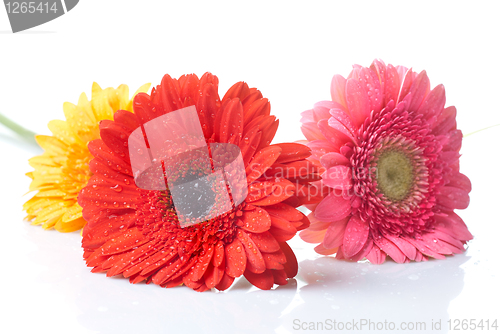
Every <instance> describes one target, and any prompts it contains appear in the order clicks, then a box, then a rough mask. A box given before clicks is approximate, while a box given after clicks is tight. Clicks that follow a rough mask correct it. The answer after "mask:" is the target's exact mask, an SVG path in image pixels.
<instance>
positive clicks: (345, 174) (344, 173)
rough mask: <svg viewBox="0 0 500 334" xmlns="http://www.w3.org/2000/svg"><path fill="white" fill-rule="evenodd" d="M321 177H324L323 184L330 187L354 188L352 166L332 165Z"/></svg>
mask: <svg viewBox="0 0 500 334" xmlns="http://www.w3.org/2000/svg"><path fill="white" fill-rule="evenodd" d="M321 177H322V178H323V184H324V185H326V186H328V187H330V188H333V189H341V190H347V189H350V188H352V172H351V168H349V167H347V166H343V165H339V166H333V167H330V168H328V170H327V171H326V172H324V173H323V174H322V175H321Z"/></svg>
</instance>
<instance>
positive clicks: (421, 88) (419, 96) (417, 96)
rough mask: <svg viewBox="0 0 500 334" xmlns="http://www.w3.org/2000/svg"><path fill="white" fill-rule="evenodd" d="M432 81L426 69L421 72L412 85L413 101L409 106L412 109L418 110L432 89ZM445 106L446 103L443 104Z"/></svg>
mask: <svg viewBox="0 0 500 334" xmlns="http://www.w3.org/2000/svg"><path fill="white" fill-rule="evenodd" d="M430 85H431V83H430V81H429V77H428V76H427V73H426V72H425V71H422V72H420V73H419V74H418V75H417V77H416V78H415V80H413V83H412V85H411V88H410V91H409V93H410V94H411V103H410V105H409V106H408V109H409V110H410V111H417V110H418V109H419V108H420V105H421V104H422V102H423V101H424V99H425V97H426V96H427V94H428V93H429V90H430ZM443 106H444V105H443Z"/></svg>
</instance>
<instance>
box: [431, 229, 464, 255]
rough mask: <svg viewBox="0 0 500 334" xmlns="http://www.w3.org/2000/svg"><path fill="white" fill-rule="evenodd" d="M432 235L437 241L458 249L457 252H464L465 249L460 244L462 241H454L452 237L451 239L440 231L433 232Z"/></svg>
mask: <svg viewBox="0 0 500 334" xmlns="http://www.w3.org/2000/svg"><path fill="white" fill-rule="evenodd" d="M433 234H434V235H435V236H436V237H437V238H438V239H439V240H442V241H444V242H446V243H448V244H450V245H452V246H454V247H455V248H458V249H459V250H461V251H465V248H464V245H463V243H462V241H460V240H457V239H455V238H454V237H452V236H451V235H450V234H448V233H445V232H442V231H440V230H435V231H434V232H433Z"/></svg>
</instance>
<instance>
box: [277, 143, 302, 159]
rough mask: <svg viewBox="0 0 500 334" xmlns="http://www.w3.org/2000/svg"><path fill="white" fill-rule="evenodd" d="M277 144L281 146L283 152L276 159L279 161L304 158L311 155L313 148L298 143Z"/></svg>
mask: <svg viewBox="0 0 500 334" xmlns="http://www.w3.org/2000/svg"><path fill="white" fill-rule="evenodd" d="M272 146H275V145H272ZM276 146H279V147H281V154H280V156H279V158H278V159H277V160H276V162H277V163H285V162H292V161H297V160H303V159H305V158H308V157H310V156H311V149H310V148H309V147H307V146H305V145H301V144H297V143H283V144H276Z"/></svg>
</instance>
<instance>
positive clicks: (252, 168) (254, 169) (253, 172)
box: [245, 146, 281, 184]
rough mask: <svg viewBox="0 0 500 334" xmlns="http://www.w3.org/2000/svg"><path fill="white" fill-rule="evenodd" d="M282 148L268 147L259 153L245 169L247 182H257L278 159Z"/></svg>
mask: <svg viewBox="0 0 500 334" xmlns="http://www.w3.org/2000/svg"><path fill="white" fill-rule="evenodd" d="M280 153H281V148H280V147H277V146H275V147H271V146H269V147H266V148H263V149H262V150H260V151H259V152H257V153H256V154H255V155H254V157H253V159H252V160H251V161H250V163H249V164H248V166H247V167H246V169H245V172H246V174H247V182H248V183H249V184H250V183H252V182H253V181H255V180H257V179H258V178H259V177H260V176H261V175H262V174H263V173H264V172H265V171H266V170H267V169H268V168H269V167H271V165H272V164H273V163H274V162H275V161H276V159H278V157H279V155H280Z"/></svg>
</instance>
